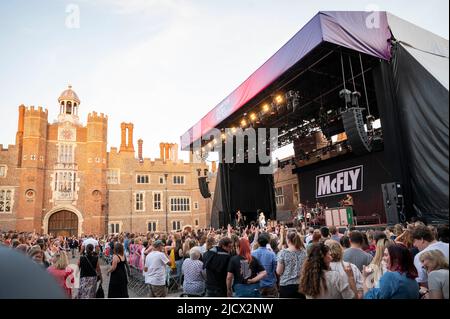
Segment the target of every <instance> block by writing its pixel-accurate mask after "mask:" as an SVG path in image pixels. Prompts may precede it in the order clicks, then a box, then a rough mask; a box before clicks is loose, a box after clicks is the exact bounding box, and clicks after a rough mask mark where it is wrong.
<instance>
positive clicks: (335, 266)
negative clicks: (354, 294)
mask: <svg viewBox="0 0 450 319" xmlns="http://www.w3.org/2000/svg"><path fill="white" fill-rule="evenodd" d="M325 245H326V246H327V247H328V248H329V249H330V254H331V258H332V260H331V262H330V269H331V270H334V271H337V272H338V273H339V274H340V275H341V278H342V280H343V281H344V282H347V283H348V276H347V273H346V271H345V268H348V267H350V268H351V269H352V272H353V278H354V279H355V284H356V290H357V291H358V298H362V297H363V293H364V290H363V289H364V286H363V277H362V274H361V271H359V269H358V267H356V265H354V264H352V263H348V262H344V261H343V259H344V248H343V247H342V246H341V244H339V243H338V242H337V241H335V240H332V239H328V240H327V241H325Z"/></svg>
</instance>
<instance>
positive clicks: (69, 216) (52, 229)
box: [48, 210, 79, 237]
mask: <svg viewBox="0 0 450 319" xmlns="http://www.w3.org/2000/svg"><path fill="white" fill-rule="evenodd" d="M78 223H79V221H78V216H77V215H76V214H75V213H73V212H71V211H68V210H60V211H58V212H56V213H54V214H52V215H51V216H50V218H49V219H48V233H49V234H53V235H54V236H63V237H69V236H78Z"/></svg>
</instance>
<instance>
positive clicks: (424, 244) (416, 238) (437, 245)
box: [411, 226, 449, 287]
mask: <svg viewBox="0 0 450 319" xmlns="http://www.w3.org/2000/svg"><path fill="white" fill-rule="evenodd" d="M411 235H412V238H413V245H414V247H416V248H417V249H419V253H418V254H417V255H416V256H415V257H414V266H416V268H417V273H418V274H419V276H418V277H417V278H416V280H417V282H418V283H419V285H421V286H424V287H427V285H428V275H427V272H426V270H425V269H423V267H422V263H421V262H420V255H421V254H423V253H424V252H426V251H430V250H439V251H441V252H442V253H443V254H444V256H445V257H446V258H447V261H448V255H449V253H448V244H446V243H443V242H440V241H437V240H436V239H435V238H434V235H433V233H432V231H431V229H429V228H428V227H427V226H416V227H414V229H413V230H412V234H411Z"/></svg>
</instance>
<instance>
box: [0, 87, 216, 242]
mask: <svg viewBox="0 0 450 319" xmlns="http://www.w3.org/2000/svg"><path fill="white" fill-rule="evenodd" d="M58 102H59V108H60V113H59V115H58V118H57V120H56V121H55V122H54V123H52V124H50V123H49V122H48V111H47V110H44V109H42V107H39V108H37V109H36V108H34V107H33V106H31V107H25V106H24V105H21V106H19V121H18V123H19V124H18V131H17V135H16V144H15V145H9V146H8V148H7V149H4V148H3V146H2V145H0V230H18V231H36V232H38V233H53V234H56V235H81V234H89V233H94V234H104V233H106V232H115V233H117V232H121V231H128V232H142V233H144V232H147V231H156V232H160V231H161V232H162V231H166V230H168V231H172V230H178V229H182V228H183V227H184V226H187V225H191V226H192V227H193V228H196V227H201V228H204V227H207V226H209V225H210V220H209V219H210V211H211V206H212V201H211V199H204V198H203V197H202V195H201V193H200V190H199V183H198V177H200V176H205V175H207V176H208V179H209V180H210V189H211V190H214V184H215V163H213V165H212V168H211V170H210V169H209V167H208V165H207V164H206V163H205V162H203V161H202V162H201V163H194V162H193V160H192V154H191V160H190V162H189V163H184V162H183V161H182V160H179V159H178V145H177V144H167V143H161V144H160V158H157V159H155V160H151V159H147V158H143V156H142V148H143V141H142V140H141V139H140V140H139V141H138V147H137V155H136V151H135V147H134V144H133V124H130V123H122V125H121V145H120V148H119V149H117V148H114V147H113V148H111V149H110V151H109V152H108V151H107V130H108V117H107V116H106V115H103V114H97V113H96V112H93V113H90V114H89V115H88V118H87V123H86V125H85V126H84V125H83V124H82V122H81V121H80V117H79V110H80V99H79V98H78V96H77V94H76V93H75V92H74V91H73V90H72V88H71V86H69V88H68V89H67V90H65V91H64V92H63V93H62V94H61V96H60V97H59V98H58Z"/></svg>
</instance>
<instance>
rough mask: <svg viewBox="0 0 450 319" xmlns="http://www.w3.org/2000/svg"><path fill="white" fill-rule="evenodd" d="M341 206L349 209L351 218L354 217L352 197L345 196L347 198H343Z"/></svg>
mask: <svg viewBox="0 0 450 319" xmlns="http://www.w3.org/2000/svg"><path fill="white" fill-rule="evenodd" d="M342 206H343V207H351V208H352V213H353V216H356V212H355V208H354V202H353V197H352V196H351V195H350V194H347V196H345V198H344V200H343V201H342Z"/></svg>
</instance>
